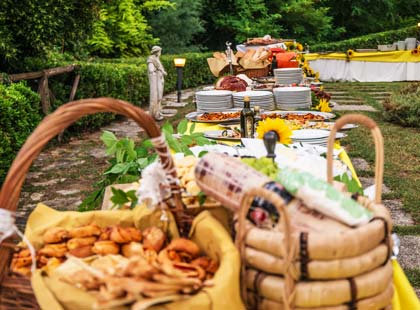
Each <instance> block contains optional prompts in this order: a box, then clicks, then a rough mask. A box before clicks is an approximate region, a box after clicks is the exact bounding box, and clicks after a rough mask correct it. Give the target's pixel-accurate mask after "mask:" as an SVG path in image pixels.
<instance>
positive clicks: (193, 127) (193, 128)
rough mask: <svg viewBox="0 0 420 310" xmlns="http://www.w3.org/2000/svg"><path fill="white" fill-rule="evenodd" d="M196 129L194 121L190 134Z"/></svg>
mask: <svg viewBox="0 0 420 310" xmlns="http://www.w3.org/2000/svg"><path fill="white" fill-rule="evenodd" d="M194 130H195V123H192V124H191V126H190V134H192V133H193V132H194Z"/></svg>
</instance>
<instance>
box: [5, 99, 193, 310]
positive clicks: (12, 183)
mask: <svg viewBox="0 0 420 310" xmlns="http://www.w3.org/2000/svg"><path fill="white" fill-rule="evenodd" d="M98 112H112V113H116V114H121V115H124V116H126V117H129V118H131V119H133V120H134V121H136V123H137V124H138V125H139V126H140V127H141V128H143V129H144V130H145V131H146V133H147V134H148V136H149V137H150V138H151V140H152V143H153V145H154V147H155V150H156V152H157V153H158V155H159V157H160V160H161V162H162V166H163V167H164V169H165V171H166V173H167V174H168V179H169V180H171V188H172V196H171V197H170V198H169V199H168V200H167V201H166V202H167V204H168V206H169V208H170V210H171V211H172V212H173V214H174V217H175V220H176V222H177V224H178V228H179V230H180V234H182V235H186V234H187V233H188V231H189V225H190V224H191V221H192V217H190V216H189V215H187V214H186V213H184V211H185V208H184V206H183V204H182V201H181V196H180V188H179V185H178V184H177V182H176V180H177V174H176V170H175V168H174V165H173V161H172V157H171V155H170V153H169V149H168V147H167V144H166V141H165V140H164V138H163V136H162V135H161V131H160V129H159V127H158V126H157V124H156V122H155V121H154V120H153V118H152V117H151V116H149V115H148V114H147V113H146V112H144V111H143V110H142V109H140V108H138V107H135V106H133V105H131V104H129V103H128V102H125V101H122V100H116V99H112V98H98V99H83V100H79V101H73V102H70V103H67V104H65V105H63V106H61V107H59V108H58V109H57V110H56V111H55V112H54V113H52V114H50V115H48V116H47V117H45V119H44V120H43V121H42V122H41V123H40V124H39V125H38V127H37V128H36V129H35V131H34V132H33V133H32V134H31V135H30V137H29V138H28V139H27V141H26V142H25V144H24V145H23V146H22V148H21V150H20V151H19V153H18V155H17V157H16V158H15V160H14V162H13V164H12V166H11V167H10V170H9V172H8V174H7V177H6V180H5V182H4V184H3V187H2V190H1V192H0V206H1V208H4V209H6V210H10V211H13V212H14V211H16V208H17V206H18V202H19V196H20V191H21V187H22V185H23V183H24V181H25V178H26V174H27V172H28V170H29V168H30V166H31V164H32V162H33V160H34V159H35V158H36V157H37V156H38V154H39V153H40V152H41V150H42V148H43V147H44V146H45V145H46V144H47V143H48V141H50V140H51V139H52V138H53V137H55V136H56V135H57V134H59V133H60V132H61V131H62V130H64V129H65V128H67V127H68V126H69V125H71V124H72V123H73V122H75V121H77V120H78V119H80V118H81V117H82V116H85V115H88V114H94V113H98ZM10 241H11V240H8V242H3V243H2V244H1V245H0V280H1V286H0V309H21V310H22V309H39V306H38V304H37V302H36V299H35V296H34V295H33V291H32V288H31V283H30V280H29V279H28V278H25V277H23V276H20V275H17V274H15V273H12V272H11V271H10V269H9V265H10V261H11V257H12V254H13V251H14V244H13V242H10Z"/></svg>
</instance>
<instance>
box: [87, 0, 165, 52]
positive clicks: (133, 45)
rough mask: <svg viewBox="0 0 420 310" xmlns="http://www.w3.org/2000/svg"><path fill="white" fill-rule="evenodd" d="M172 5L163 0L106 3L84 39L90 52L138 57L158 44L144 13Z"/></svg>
mask: <svg viewBox="0 0 420 310" xmlns="http://www.w3.org/2000/svg"><path fill="white" fill-rule="evenodd" d="M168 6H171V3H170V2H169V1H166V0H146V1H143V0H118V1H109V2H105V3H104V4H103V5H102V6H101V9H100V11H99V19H98V20H97V21H96V22H95V23H94V26H93V36H92V38H91V39H89V40H88V41H87V42H88V44H89V45H90V48H91V51H92V53H94V54H96V55H99V56H104V57H126V56H139V55H142V54H144V53H146V52H147V51H148V50H149V48H150V46H151V45H153V44H157V43H158V40H157V39H155V38H153V36H152V34H151V29H150V26H149V25H148V23H147V20H146V18H145V16H144V12H147V11H153V10H159V9H162V8H165V7H168Z"/></svg>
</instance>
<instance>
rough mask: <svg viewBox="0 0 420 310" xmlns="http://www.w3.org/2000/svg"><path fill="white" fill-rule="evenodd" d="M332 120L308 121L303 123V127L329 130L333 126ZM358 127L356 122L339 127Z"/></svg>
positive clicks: (343, 128) (346, 128) (345, 128)
mask: <svg viewBox="0 0 420 310" xmlns="http://www.w3.org/2000/svg"><path fill="white" fill-rule="evenodd" d="M334 124H335V123H334V122H308V123H307V124H305V125H304V128H305V129H323V130H331V129H332V128H333V126H334ZM357 127H359V126H358V125H357V124H345V125H344V126H343V127H341V129H340V131H341V130H350V129H354V128H357Z"/></svg>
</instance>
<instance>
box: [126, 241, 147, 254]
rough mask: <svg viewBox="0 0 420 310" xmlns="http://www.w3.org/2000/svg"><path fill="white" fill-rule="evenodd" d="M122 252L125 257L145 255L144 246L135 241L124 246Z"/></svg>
mask: <svg viewBox="0 0 420 310" xmlns="http://www.w3.org/2000/svg"><path fill="white" fill-rule="evenodd" d="M121 252H122V254H123V255H124V256H125V257H131V256H136V255H141V256H142V255H144V250H143V245H142V244H141V243H140V242H133V241H132V242H130V243H128V244H124V245H123V246H122V248H121Z"/></svg>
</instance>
